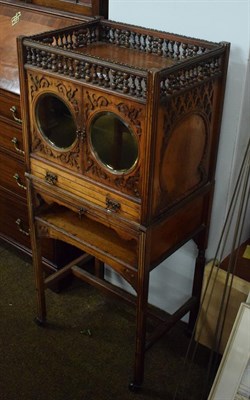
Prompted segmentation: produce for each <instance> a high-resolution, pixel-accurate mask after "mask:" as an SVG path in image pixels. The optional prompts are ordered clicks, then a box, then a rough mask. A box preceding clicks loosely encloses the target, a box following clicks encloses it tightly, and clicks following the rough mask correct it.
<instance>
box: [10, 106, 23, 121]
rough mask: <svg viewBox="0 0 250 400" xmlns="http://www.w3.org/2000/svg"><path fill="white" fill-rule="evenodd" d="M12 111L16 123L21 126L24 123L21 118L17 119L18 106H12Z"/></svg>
mask: <svg viewBox="0 0 250 400" xmlns="http://www.w3.org/2000/svg"><path fill="white" fill-rule="evenodd" d="M10 111H11V112H12V117H13V119H14V121H16V122H18V123H19V124H21V123H22V120H21V119H20V118H18V117H17V108H16V106H12V107H11V108H10Z"/></svg>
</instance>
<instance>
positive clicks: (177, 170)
mask: <svg viewBox="0 0 250 400" xmlns="http://www.w3.org/2000/svg"><path fill="white" fill-rule="evenodd" d="M213 100H214V86H213V83H212V82H208V83H205V84H203V85H200V86H197V87H196V88H194V89H192V90H190V91H188V92H186V93H185V94H182V95H181V96H175V97H172V98H171V100H169V101H166V102H164V103H162V105H161V108H160V113H159V120H158V146H157V148H158V159H159V160H160V162H159V163H157V164H156V167H155V182H154V186H155V200H154V209H155V212H157V213H159V212H162V211H164V209H166V208H168V207H170V206H172V205H174V204H176V203H177V202H179V201H180V200H181V199H183V198H185V197H187V196H188V195H190V193H192V192H194V191H195V190H196V189H198V188H200V187H201V186H203V185H204V184H205V183H206V182H207V181H208V168H209V154H210V147H211V140H212V137H211V133H210V132H211V124H212V109H213ZM156 158H157V156H156Z"/></svg>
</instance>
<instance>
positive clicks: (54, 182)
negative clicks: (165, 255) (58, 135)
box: [31, 159, 141, 222]
mask: <svg viewBox="0 0 250 400" xmlns="http://www.w3.org/2000/svg"><path fill="white" fill-rule="evenodd" d="M31 172H32V174H33V175H34V176H36V177H37V178H39V179H40V180H42V181H43V182H45V183H47V184H48V185H51V186H54V187H56V188H60V189H62V190H63V191H65V192H66V193H69V194H71V195H73V196H75V197H77V198H78V199H82V200H84V201H85V202H86V204H88V205H89V206H90V207H91V206H94V207H97V208H98V209H99V210H102V212H104V213H105V214H109V215H113V216H114V215H117V216H119V217H122V218H125V219H127V220H130V221H133V222H140V211H141V208H140V207H141V205H140V202H139V201H138V202H137V201H134V200H132V199H130V198H129V197H125V196H121V195H120V194H118V193H116V192H112V191H111V190H110V188H105V187H103V186H100V185H97V184H96V183H93V182H91V181H89V180H87V179H86V178H84V177H81V176H79V175H76V174H73V173H69V172H68V171H65V170H61V169H59V168H58V167H54V166H51V165H47V164H45V163H44V162H43V161H41V160H37V159H32V160H31Z"/></svg>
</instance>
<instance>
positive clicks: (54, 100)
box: [35, 93, 77, 150]
mask: <svg viewBox="0 0 250 400" xmlns="http://www.w3.org/2000/svg"><path fill="white" fill-rule="evenodd" d="M35 115H36V122H37V124H38V127H39V129H40V131H41V132H42V134H43V136H44V137H45V139H46V140H47V141H48V142H49V144H50V145H52V146H54V147H57V148H59V149H61V150H64V149H68V148H69V147H71V146H72V145H73V143H74V142H75V140H76V138H77V134H76V131H77V127H76V123H75V120H74V118H73V116H72V114H71V111H70V109H69V108H68V107H67V105H66V104H65V103H64V101H63V100H61V99H60V98H59V97H58V96H56V95H54V94H51V93H48V94H44V95H42V96H40V97H39V99H38V101H37V103H36V110H35Z"/></svg>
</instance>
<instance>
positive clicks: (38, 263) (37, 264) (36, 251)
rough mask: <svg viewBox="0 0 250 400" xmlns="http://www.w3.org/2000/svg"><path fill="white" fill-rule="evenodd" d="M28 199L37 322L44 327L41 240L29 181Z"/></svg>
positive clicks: (44, 309) (44, 306)
mask: <svg viewBox="0 0 250 400" xmlns="http://www.w3.org/2000/svg"><path fill="white" fill-rule="evenodd" d="M27 197H28V204H29V208H28V210H29V224H30V240H31V248H32V259H33V267H34V274H35V285H36V294H37V317H36V318H35V322H36V323H37V324H38V325H43V324H44V323H45V321H46V303H45V288H44V275H43V267H42V253H41V239H40V237H39V235H38V232H37V226H36V224H35V218H34V210H33V207H34V205H33V204H34V201H33V196H32V185H31V182H30V180H29V179H27Z"/></svg>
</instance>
